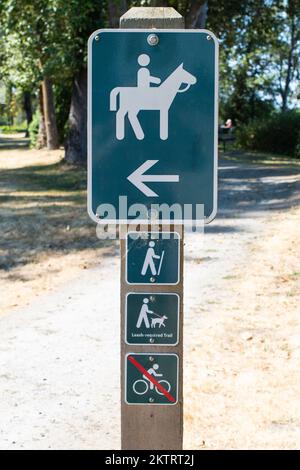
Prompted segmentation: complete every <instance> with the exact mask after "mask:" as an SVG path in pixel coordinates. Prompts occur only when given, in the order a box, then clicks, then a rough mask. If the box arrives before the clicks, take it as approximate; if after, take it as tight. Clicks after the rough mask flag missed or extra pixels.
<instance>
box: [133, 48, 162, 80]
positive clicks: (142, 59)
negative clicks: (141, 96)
mask: <svg viewBox="0 0 300 470" xmlns="http://www.w3.org/2000/svg"><path fill="white" fill-rule="evenodd" d="M138 63H139V65H140V66H141V68H140V69H139V71H138V73H137V86H138V88H149V87H150V86H151V83H155V84H156V85H159V84H160V83H161V79H160V78H157V77H152V76H151V74H150V71H149V69H148V68H147V66H148V65H149V64H150V57H149V56H148V55H147V54H141V55H140V56H139V57H138Z"/></svg>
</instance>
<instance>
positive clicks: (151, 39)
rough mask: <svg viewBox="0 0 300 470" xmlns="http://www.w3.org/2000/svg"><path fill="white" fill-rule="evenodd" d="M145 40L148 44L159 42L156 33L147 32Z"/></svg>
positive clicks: (153, 44)
mask: <svg viewBox="0 0 300 470" xmlns="http://www.w3.org/2000/svg"><path fill="white" fill-rule="evenodd" d="M147 42H148V44H149V45H150V46H157V44H158V43H159V38H158V36H157V35H156V34H149V36H148V37H147Z"/></svg>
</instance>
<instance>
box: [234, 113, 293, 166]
mask: <svg viewBox="0 0 300 470" xmlns="http://www.w3.org/2000/svg"><path fill="white" fill-rule="evenodd" d="M236 137H237V145H238V146H239V147H241V148H243V149H248V150H258V151H262V152H271V153H275V154H279V155H288V156H290V157H296V158H300V112H297V111H287V112H281V113H275V114H273V115H272V116H270V117H269V118H267V119H265V118H262V119H257V120H254V121H252V122H250V123H249V124H245V125H243V126H241V127H240V128H238V129H237V130H236Z"/></svg>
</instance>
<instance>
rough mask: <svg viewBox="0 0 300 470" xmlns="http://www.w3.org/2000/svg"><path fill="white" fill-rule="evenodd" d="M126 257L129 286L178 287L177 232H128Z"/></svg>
mask: <svg viewBox="0 0 300 470" xmlns="http://www.w3.org/2000/svg"><path fill="white" fill-rule="evenodd" d="M126 255H127V260H126V282H127V283H128V284H158V285H159V284H178V282H179V280H180V279H179V277H180V237H179V234H178V233H177V232H129V233H128V234H127V238H126Z"/></svg>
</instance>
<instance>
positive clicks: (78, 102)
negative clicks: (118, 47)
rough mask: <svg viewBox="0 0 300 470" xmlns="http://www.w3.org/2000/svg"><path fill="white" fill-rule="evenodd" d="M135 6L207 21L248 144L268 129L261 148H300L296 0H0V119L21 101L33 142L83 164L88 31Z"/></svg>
mask: <svg viewBox="0 0 300 470" xmlns="http://www.w3.org/2000/svg"><path fill="white" fill-rule="evenodd" d="M131 6H173V7H174V8H176V9H177V10H178V11H179V12H180V13H181V14H182V15H183V16H184V17H185V18H186V27H187V28H202V27H206V28H207V29H211V30H212V31H213V32H214V33H215V34H216V35H217V36H218V38H219V39H220V46H221V47H220V117H221V119H222V120H225V119H226V118H228V117H229V118H231V119H233V122H234V126H235V127H236V128H237V130H238V137H239V141H240V143H241V144H242V145H244V146H246V147H248V148H254V149H255V148H262V149H263V147H264V145H265V136H268V135H269V134H270V136H271V137H270V143H272V145H271V146H270V145H269V146H268V145H267V147H272V148H267V149H266V150H268V149H269V150H270V151H279V152H281V153H288V154H294V155H297V154H298V153H297V152H298V150H296V149H297V148H298V147H299V154H300V132H299V128H300V120H299V113H298V111H297V103H299V101H297V99H298V98H299V95H300V89H299V77H300V71H299V53H300V15H299V11H300V0H207V1H205V0H167V1H159V0H142V1H129V0H68V2H65V1H63V0H35V1H34V2H33V1H32V0H0V83H1V84H2V94H3V95H4V98H3V99H2V101H1V100H0V124H1V120H2V121H3V120H4V121H5V123H6V124H12V123H13V118H14V116H15V114H16V112H17V110H18V109H20V108H22V110H23V112H24V113H25V116H26V120H27V125H28V127H29V129H30V136H31V140H32V143H33V144H34V145H35V146H37V147H43V146H47V147H48V148H49V149H55V148H58V147H59V146H60V145H62V144H63V145H64V147H65V158H66V160H67V161H69V162H71V163H79V164H82V163H85V161H86V146H87V142H86V110H87V67H86V65H87V39H88V37H89V36H90V34H91V33H92V32H93V31H94V30H96V29H98V28H106V27H111V28H115V27H118V23H119V17H120V16H121V15H122V14H123V13H124V12H125V11H126V10H128V9H129V8H130V7H131ZM3 90H4V91H3ZM276 129H277V131H276ZM278 129H280V130H281V131H280V133H279V134H278ZM273 131H274V135H273ZM275 134H276V135H275ZM278 135H280V136H281V137H282V138H283V137H284V138H285V141H284V142H282V141H280V142H279V145H278V142H277V143H276V137H277V138H278ZM273 137H274V138H275V141H274V138H273ZM283 140H284V139H283ZM257 142H259V145H258V144H257ZM297 146H298V147H297Z"/></svg>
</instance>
